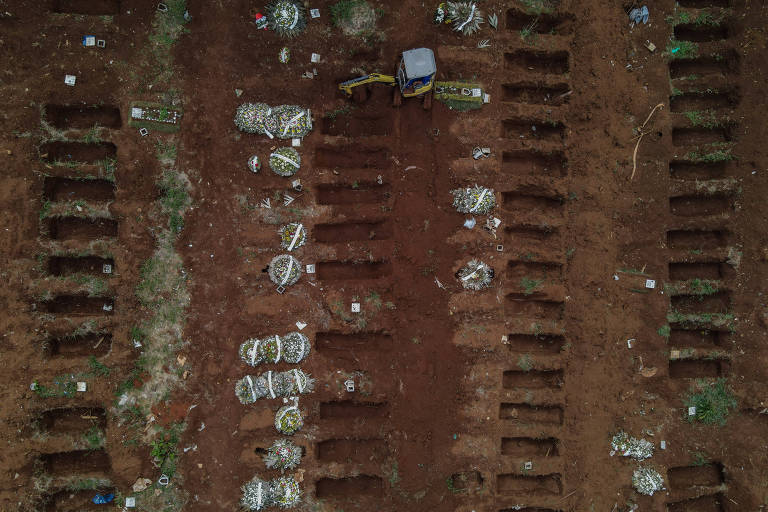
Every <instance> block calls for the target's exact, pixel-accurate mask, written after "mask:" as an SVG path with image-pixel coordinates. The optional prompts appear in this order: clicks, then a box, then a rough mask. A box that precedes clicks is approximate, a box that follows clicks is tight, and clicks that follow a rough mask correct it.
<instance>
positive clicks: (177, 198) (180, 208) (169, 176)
mask: <svg viewBox="0 0 768 512" xmlns="http://www.w3.org/2000/svg"><path fill="white" fill-rule="evenodd" d="M173 152H174V154H175V153H176V148H175V146H174V149H173ZM187 185H188V183H187V180H186V177H185V176H183V175H182V174H180V173H178V172H176V171H175V170H172V169H167V170H165V171H164V172H163V176H162V179H161V180H160V189H161V190H162V191H163V197H162V198H161V199H160V204H161V207H162V212H163V213H164V214H165V215H167V216H168V228H169V229H170V231H171V233H172V234H173V235H176V234H178V233H179V232H181V229H182V228H183V226H184V220H183V217H184V212H185V211H186V209H187V208H188V207H189V205H190V204H191V200H190V198H189V193H188V192H187Z"/></svg>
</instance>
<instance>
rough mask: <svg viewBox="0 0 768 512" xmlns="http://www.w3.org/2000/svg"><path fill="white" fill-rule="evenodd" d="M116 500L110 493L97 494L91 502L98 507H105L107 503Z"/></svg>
mask: <svg viewBox="0 0 768 512" xmlns="http://www.w3.org/2000/svg"><path fill="white" fill-rule="evenodd" d="M114 499H115V495H114V494H112V493H110V494H97V495H96V496H94V497H93V499H92V500H91V501H92V502H93V503H94V504H96V505H105V504H107V503H111V502H112V500H114Z"/></svg>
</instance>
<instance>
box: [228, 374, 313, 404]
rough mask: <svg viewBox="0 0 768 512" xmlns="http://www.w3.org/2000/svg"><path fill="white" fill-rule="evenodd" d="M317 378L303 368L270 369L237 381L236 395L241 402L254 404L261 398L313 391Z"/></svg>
mask: <svg viewBox="0 0 768 512" xmlns="http://www.w3.org/2000/svg"><path fill="white" fill-rule="evenodd" d="M314 389H315V379H313V378H312V377H310V376H309V374H307V373H304V372H303V371H302V370H299V369H293V370H288V371H285V372H273V371H268V372H265V373H262V374H261V375H259V376H256V375H246V376H245V377H243V378H242V379H240V380H238V381H237V382H236V383H235V395H237V398H238V400H240V403H241V404H252V403H254V402H255V401H256V400H258V399H259V398H265V397H266V398H277V397H279V396H280V397H286V396H292V395H298V394H304V393H311V392H312V391H314Z"/></svg>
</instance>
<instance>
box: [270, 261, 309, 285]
mask: <svg viewBox="0 0 768 512" xmlns="http://www.w3.org/2000/svg"><path fill="white" fill-rule="evenodd" d="M299 277H301V263H299V260H297V259H296V258H294V257H293V256H291V255H290V254H281V255H280V256H275V257H274V258H272V261H271V262H270V263H269V278H270V279H271V280H272V282H273V283H275V284H276V285H278V286H291V285H292V284H294V283H296V281H298V280H299Z"/></svg>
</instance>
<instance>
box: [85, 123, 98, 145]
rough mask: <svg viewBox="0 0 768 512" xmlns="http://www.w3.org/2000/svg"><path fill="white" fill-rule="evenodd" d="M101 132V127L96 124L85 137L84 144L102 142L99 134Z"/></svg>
mask: <svg viewBox="0 0 768 512" xmlns="http://www.w3.org/2000/svg"><path fill="white" fill-rule="evenodd" d="M100 131H101V127H100V126H99V125H98V124H95V125H93V126H92V127H91V129H90V130H88V133H86V134H85V136H84V137H83V142H85V143H87V144H94V143H96V142H101V138H100V137H99V132H100Z"/></svg>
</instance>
